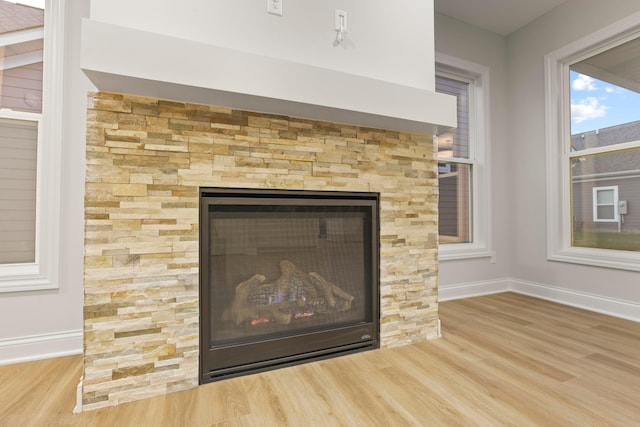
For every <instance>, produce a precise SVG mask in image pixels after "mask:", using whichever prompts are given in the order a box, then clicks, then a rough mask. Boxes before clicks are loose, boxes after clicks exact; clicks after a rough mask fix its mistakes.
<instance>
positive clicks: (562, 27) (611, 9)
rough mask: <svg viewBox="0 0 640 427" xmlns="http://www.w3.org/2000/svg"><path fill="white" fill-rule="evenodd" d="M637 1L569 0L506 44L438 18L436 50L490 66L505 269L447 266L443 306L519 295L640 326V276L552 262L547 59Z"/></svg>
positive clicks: (496, 202) (471, 263) (479, 263)
mask: <svg viewBox="0 0 640 427" xmlns="http://www.w3.org/2000/svg"><path fill="white" fill-rule="evenodd" d="M639 10H640V4H639V3H638V1H637V0H612V1H607V2H601V1H599V0H569V1H567V2H566V3H564V4H563V5H561V6H560V7H558V8H556V9H554V10H552V11H551V12H549V13H547V14H546V15H544V16H542V17H541V18H539V19H538V20H536V21H534V22H533V23H531V24H529V25H528V26H526V27H524V28H522V29H520V30H519V31H517V32H515V33H513V34H511V35H509V36H508V37H501V36H498V35H496V34H492V33H489V32H486V31H483V30H479V29H477V28H475V27H473V26H470V25H468V24H464V23H461V22H459V21H456V20H453V19H451V18H449V17H446V16H441V15H436V17H435V31H436V40H435V41H436V51H438V52H442V53H445V54H447V55H450V56H454V57H458V58H461V59H465V60H468V61H472V62H476V63H479V64H483V65H486V66H489V67H490V73H491V94H490V95H491V113H490V114H491V117H492V119H491V138H490V141H489V144H490V147H491V159H490V162H491V174H492V177H491V182H492V184H491V190H492V222H493V244H494V250H495V252H496V255H497V256H496V259H497V263H496V264H495V265H492V264H490V263H489V261H488V260H486V259H477V260H468V261H444V262H441V264H440V278H439V293H440V297H441V300H446V299H452V298H460V297H466V296H473V295H479V294H486V293H491V292H498V291H506V290H512V291H516V292H521V293H525V294H530V295H534V296H537V297H541V298H546V299H551V300H555V301H558V302H561V303H565V304H569V305H574V306H579V307H584V308H587V309H591V310H595V311H600V312H604V313H609V314H613V315H616V316H620V317H626V318H630V319H635V320H640V273H637V272H629V271H624V270H614V269H607V268H598V267H589V266H584V265H577V264H569V263H559V262H550V261H547V254H546V218H545V213H546V210H545V209H546V193H545V184H546V173H545V169H546V163H545V155H546V153H545V105H544V101H545V100H544V68H543V67H544V56H545V55H546V54H548V53H550V52H553V51H555V50H557V49H559V48H561V47H563V46H565V45H567V44H569V43H571V42H573V41H575V40H577V39H579V38H581V37H583V36H586V35H588V34H591V33H593V32H595V31H597V30H599V29H601V28H603V27H605V26H607V25H610V24H613V23H615V22H616V21H618V20H620V19H623V18H625V17H626V16H628V15H630V14H632V13H635V12H638V11H639Z"/></svg>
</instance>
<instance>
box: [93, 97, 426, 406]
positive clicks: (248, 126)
mask: <svg viewBox="0 0 640 427" xmlns="http://www.w3.org/2000/svg"><path fill="white" fill-rule="evenodd" d="M88 106H89V107H88V108H89V109H88V112H87V114H88V119H87V151H86V156H87V172H86V183H85V185H86V193H85V201H84V206H85V263H84V268H85V270H84V271H85V273H84V290H85V293H84V354H85V358H84V372H83V375H84V377H83V382H82V410H91V409H98V408H103V407H106V406H111V405H118V404H121V403H125V402H131V401H134V400H139V399H143V398H146V397H151V396H158V395H163V394H167V393H172V392H176V391H181V390H186V389H189V388H192V387H196V386H197V385H198V384H199V383H201V382H202V381H203V379H202V372H203V371H202V364H201V361H200V359H201V357H200V356H201V355H202V354H203V352H202V351H201V346H202V347H206V348H209V347H215V348H216V349H220V348H222V349H224V348H225V347H226V348H232V347H236V346H240V345H241V344H244V343H245V342H247V341H248V338H250V337H247V336H243V335H240V336H239V337H238V336H237V335H238V334H239V333H244V334H247V331H249V332H248V334H249V335H250V334H252V333H253V332H252V331H253V330H255V331H256V334H257V333H258V332H260V333H262V332H265V331H266V332H268V333H267V334H265V337H263V338H265V340H267V341H271V339H272V338H273V342H277V341H275V339H276V338H278V339H280V338H282V335H283V334H284V332H283V330H284V329H286V328H296V329H298V330H300V331H302V333H303V334H304V335H307V336H309V337H320V338H322V340H323V341H324V342H328V341H329V340H328V339H326V340H325V338H324V337H326V336H327V335H328V334H329V332H326V331H324V328H326V327H328V325H322V326H313V327H311V326H310V325H311V324H312V322H316V321H321V319H323V318H324V317H327V316H333V317H331V318H332V319H337V320H336V321H335V322H334V323H335V324H336V325H335V326H337V330H338V331H352V330H353V328H354V327H355V328H356V329H357V328H358V327H359V326H358V325H363V326H362V329H363V330H364V329H365V325H366V324H367V322H369V321H371V322H377V321H378V319H379V325H378V327H377V328H376V327H374V326H372V327H371V332H369V331H368V330H367V331H366V332H364V331H363V332H361V333H356V334H353V337H354V338H355V340H352V341H351V342H350V343H349V344H346V343H344V342H339V341H338V338H339V336H340V332H337V333H336V334H335V335H334V336H333V338H332V339H333V342H334V343H336V342H337V344H335V345H333V346H328V347H326V351H327V352H326V353H325V354H323V353H322V352H321V351H318V350H317V349H313V351H312V350H309V351H307V353H309V354H313V356H314V357H316V356H317V357H325V356H331V355H333V354H342V353H340V350H341V349H344V350H346V351H351V349H348V347H349V345H354V346H355V348H354V349H353V351H357V350H361V349H367V348H375V347H376V345H377V343H376V341H378V342H379V346H380V348H390V347H397V346H402V345H407V344H411V343H417V342H421V341H424V340H427V339H431V338H436V337H438V336H439V319H438V302H437V285H438V282H437V279H438V263H437V231H438V226H437V225H438V223H437V195H438V190H437V189H438V187H437V186H438V175H437V161H436V159H435V154H436V149H435V147H434V144H433V140H432V137H431V134H429V133H426V134H424V133H410V132H404V131H395V130H389V129H378V128H368V127H362V126H354V125H349V124H342V123H332V122H326V121H321V120H311V119H304V118H298V117H288V116H279V115H274V114H266V113H259V112H253V111H244V110H234V109H230V108H225V107H220V106H216V105H205V104H192V103H187V102H178V101H172V100H165V99H158V98H149V97H141V96H135V95H125V94H116V93H109V92H100V93H95V94H91V96H90V97H89V100H88ZM203 187H208V188H209V190H210V191H211V192H215V193H216V194H218V195H221V194H222V193H224V192H225V191H228V193H226V194H222V195H223V197H224V198H230V197H231V196H232V195H233V197H235V198H236V199H237V200H241V201H242V200H245V199H247V198H253V199H254V200H253V201H252V202H251V203H247V202H246V200H245V201H242V202H239V203H235V202H234V203H233V204H239V205H241V206H242V203H244V204H249V206H251V205H253V206H256V205H257V204H265V205H266V204H267V203H270V204H273V202H274V201H275V200H277V199H284V202H287V203H289V201H290V199H293V200H295V199H299V200H295V202H296V204H302V205H304V204H308V205H309V206H313V204H314V203H320V202H322V203H323V204H324V205H325V206H343V205H347V206H352V207H354V206H356V207H357V206H360V208H359V209H361V210H362V209H364V208H362V206H363V204H366V203H372V202H371V200H369V201H367V200H366V199H367V197H373V199H376V198H377V202H379V207H378V208H376V207H374V208H372V209H371V221H372V222H371V236H370V237H367V236H366V235H364V234H363V235H362V237H361V238H356V237H355V235H354V234H355V233H354V231H353V230H354V228H353V227H352V225H353V224H354V223H355V221H354V220H352V219H345V220H344V221H343V223H342V225H341V227H342V228H346V229H348V230H351V231H348V232H347V233H345V234H344V235H343V237H341V239H342V240H343V241H345V242H349V244H355V243H357V241H358V240H362V241H363V242H364V241H365V239H369V240H370V241H371V242H372V243H373V244H372V245H371V246H370V250H371V251H372V252H371V253H369V254H367V255H366V256H367V258H366V259H367V260H366V261H362V265H366V264H365V263H366V262H369V261H368V260H370V261H371V264H370V265H369V266H368V267H363V268H362V272H361V273H357V274H358V275H359V276H356V273H355V272H353V271H351V272H350V273H349V274H351V276H348V277H349V280H347V282H346V283H345V282H344V279H341V278H340V277H339V276H336V275H335V274H334V273H335V272H334V271H332V270H330V269H327V268H325V267H326V265H328V264H330V262H332V263H334V264H337V265H340V263H341V262H345V263H346V262H347V261H349V258H347V255H344V252H340V253H339V255H337V256H336V257H335V258H333V259H331V260H330V261H322V262H323V263H324V264H320V263H318V261H316V260H314V259H313V258H311V260H310V258H309V257H307V258H305V259H302V260H300V259H298V258H297V257H298V256H299V255H302V254H304V253H306V252H308V251H309V246H313V245H319V246H322V245H327V244H328V243H330V242H333V241H335V240H338V239H339V238H338V237H337V236H336V234H337V230H339V226H338V225H336V224H337V223H336V222H335V221H334V220H333V218H332V217H331V216H330V215H329V214H330V213H331V212H330V210H329V209H328V208H327V207H325V208H324V209H325V214H324V217H322V216H319V217H316V218H315V219H309V218H305V217H304V215H302V213H303V212H304V210H303V211H302V212H298V215H299V216H301V218H298V219H296V220H291V219H290V220H289V221H288V225H289V226H290V227H288V228H291V229H294V228H301V229H303V232H301V237H300V242H298V243H296V244H294V245H293V246H294V248H295V249H294V250H291V251H289V252H287V253H284V254H282V253H278V251H281V247H280V246H281V244H280V241H279V240H278V239H276V237H275V236H274V235H277V234H278V233H277V232H278V228H277V226H273V225H272V224H270V223H265V222H263V223H262V224H261V227H260V231H259V232H260V233H264V234H262V235H261V236H257V233H258V231H256V230H255V228H256V226H255V225H254V230H253V237H252V238H250V239H249V238H247V239H244V241H243V240H239V239H238V238H235V239H233V240H235V241H234V242H233V245H234V246H233V249H234V252H237V253H235V254H234V255H233V257H241V256H244V257H245V258H244V259H245V260H251V257H252V256H253V255H252V254H254V253H258V250H259V249H260V248H261V247H262V248H263V249H261V250H260V252H261V253H263V254H269V256H270V257H271V258H265V260H264V261H262V264H260V265H255V266H253V267H252V266H251V265H250V263H249V261H243V263H244V264H242V263H241V264H240V267H238V266H237V265H236V264H232V263H231V262H228V263H227V264H226V265H224V266H225V268H226V270H223V273H224V274H225V275H228V276H229V280H228V283H226V286H227V287H228V288H229V289H228V290H227V292H228V293H229V295H228V296H227V297H228V298H229V301H228V302H227V303H225V304H221V305H220V306H219V307H215V309H216V310H218V311H219V314H218V315H219V316H222V315H223V314H224V312H225V310H226V309H228V308H230V307H229V304H231V305H232V304H233V300H234V296H235V288H236V287H237V286H238V285H239V284H240V283H242V282H244V281H246V280H249V279H251V278H252V277H254V276H255V275H257V274H258V275H262V276H264V281H262V284H269V283H273V282H274V281H277V280H278V279H279V278H280V277H281V276H282V275H283V274H282V271H281V270H282V269H286V268H287V266H288V265H289V264H288V263H282V261H288V262H290V263H291V264H293V265H294V266H295V271H296V272H298V273H296V275H299V276H300V277H302V278H304V279H305V283H306V284H307V285H306V286H308V285H309V281H310V280H311V279H310V278H309V277H308V276H309V275H311V274H312V273H316V274H317V275H318V276H319V277H320V278H321V279H322V280H325V281H327V282H329V283H331V284H333V285H336V287H337V288H339V289H341V290H343V291H344V292H345V293H346V294H348V295H351V296H353V300H352V302H351V303H352V308H353V310H355V311H347V310H343V311H337V310H336V312H335V313H318V314H317V315H316V314H315V313H316V311H315V310H314V311H313V313H314V315H313V316H309V315H310V314H311V312H310V311H307V310H295V311H293V312H292V313H286V312H285V315H287V314H290V315H291V317H292V318H291V322H290V323H289V324H280V323H277V322H271V321H269V322H266V320H265V319H264V317H268V316H263V315H260V316H257V318H256V319H253V320H255V323H257V325H255V326H250V325H248V324H247V323H250V322H247V321H244V322H240V323H241V324H242V327H238V326H237V325H235V323H233V322H231V323H228V322H227V326H229V327H230V328H231V329H230V330H229V331H226V332H225V333H227V334H235V335H236V336H235V338H234V339H236V341H237V342H236V343H235V344H233V345H232V344H231V341H230V339H228V338H227V337H226V336H216V338H221V340H222V341H223V342H224V345H222V343H217V344H216V345H215V346H212V344H211V336H210V335H208V336H207V338H206V339H205V338H203V337H202V335H201V332H202V331H203V330H204V328H210V326H208V323H206V324H204V325H203V323H205V321H204V320H203V319H204V318H205V317H204V313H202V312H201V307H203V309H206V310H212V309H214V307H211V305H210V304H204V303H203V301H202V299H203V298H201V295H200V271H201V268H200V267H201V266H200V264H201V262H209V263H211V260H210V258H211V257H217V256H218V255H208V256H206V257H204V259H203V256H202V254H201V249H202V250H209V249H208V248H209V246H208V245H205V244H204V243H203V242H201V241H200V240H201V234H200V232H201V229H202V228H203V227H207V226H208V219H207V221H201V218H200V205H201V203H200V200H199V198H200V195H201V190H200V189H201V188H203ZM221 188H226V189H228V190H221ZM239 188H251V189H253V190H232V189H239ZM275 188H278V189H282V191H273V190H272V189H275ZM327 191H328V192H327ZM249 194H251V197H248V195H249ZM378 195H379V196H378ZM267 196H268V197H267ZM289 196H293V197H289ZM269 199H271V200H269ZM304 199H307V201H304V202H301V201H303V200H304ZM363 199H364V200H363ZM314 200H315V201H314ZM374 204H375V203H374ZM280 206H281V207H280V211H284V212H287V211H292V210H293V208H292V207H291V206H287V205H286V204H282V203H280ZM207 209H208V208H207ZM244 209H245V210H249V208H247V207H245V208H244ZM272 209H273V208H272ZM306 209H307V210H310V209H311V207H308V208H306ZM334 209H337V208H334ZM341 209H342V208H341ZM345 209H346V208H345ZM207 212H208V210H207ZM347 212H349V211H347ZM249 213H250V212H249ZM343 213H344V212H343ZM288 215H290V216H293V213H291V212H289V213H288ZM349 215H352V217H353V216H355V214H351V213H349ZM359 215H364V216H361V218H366V214H363V213H360V214H359ZM262 217H263V218H264V214H263V215H262ZM352 217H351V218H352ZM235 218H241V215H239V214H238V215H236V216H235ZM363 221H364V220H363ZM375 222H377V223H378V225H379V232H378V230H377V226H376V225H374V224H375ZM310 223H312V224H317V225H314V226H313V227H311V226H310V225H309V224H310ZM294 226H295V227H294ZM350 227H351V228H350ZM225 232H226V233H230V232H229V231H225ZM268 233H272V234H268ZM232 237H235V236H233V235H232ZM258 237H260V238H258ZM260 239H262V240H260ZM263 240H270V241H271V243H270V247H269V250H268V251H267V250H266V249H265V248H264V246H265V244H264V243H262V241H263ZM253 241H255V242H256V243H254V242H253ZM257 242H261V243H260V244H259V245H258V243H257ZM312 243H313V245H312ZM254 247H255V248H254ZM344 249H345V248H342V250H344ZM213 250H214V253H217V251H218V250H219V249H217V248H216V247H214V248H213ZM362 250H363V251H364V249H362ZM378 253H379V256H378ZM349 256H353V252H352V253H351V255H349ZM318 257H319V255H317V256H316V258H318ZM362 258H363V259H365V255H362ZM377 258H379V260H378V259H377ZM312 261H315V262H316V263H315V264H314V263H313V262H312ZM351 262H353V261H351ZM375 263H378V265H376V264H375ZM347 264H348V263H347ZM234 265H235V266H234ZM283 265H284V267H283ZM232 267H233V268H236V269H238V268H242V270H244V272H243V274H238V273H237V272H234V271H233V269H232ZM250 267H251V268H250ZM338 271H339V272H340V273H341V274H346V273H345V271H344V270H338ZM312 277H316V276H315V275H314V276H312ZM354 277H358V280H359V281H360V282H365V283H369V284H372V285H377V283H379V288H378V289H376V288H372V289H370V290H369V291H366V292H370V294H371V295H367V294H366V292H365V291H362V292H365V295H364V297H361V296H359V295H358V293H357V291H356V290H354V288H353V284H354V283H355V280H356V279H355V278H354ZM362 277H364V279H362ZM208 279H210V278H209V277H208V278H207V280H208ZM300 280H301V281H302V279H300ZM312 286H314V285H313V284H312ZM314 292H315V293H317V291H314ZM314 296H315V297H317V294H314V295H312V297H314ZM312 297H311V298H310V297H307V296H306V295H305V298H304V300H305V301H306V300H308V299H313V298H312ZM369 297H371V300H370V301H369V302H365V299H367V298H369ZM272 299H273V298H272ZM294 299H295V298H294ZM252 300H253V301H258V300H257V299H256V298H255V296H254V297H253V299H252ZM342 300H344V298H343V299H342ZM263 301H264V300H263ZM267 301H268V298H267ZM336 301H341V300H340V299H339V298H336ZM316 302H317V300H316ZM321 302H322V301H320V303H321ZM203 304H204V305H203ZM325 304H326V302H325ZM256 305H257V304H256ZM305 305H306V304H305ZM320 305H322V304H320ZM358 310H360V311H358ZM319 311H322V310H319ZM296 314H297V316H298V318H295V316H296ZM320 314H322V316H321V315H320ZM352 314H353V315H354V316H355V315H358V316H360V315H363V314H364V316H362V317H363V318H362V319H360V320H358V319H357V318H355V317H345V316H351V315H352ZM305 316H307V317H305ZM254 317H255V315H254ZM269 320H270V319H269ZM237 328H239V329H237ZM269 328H271V329H269ZM323 334H324V337H323ZM367 334H369V335H370V336H371V338H368V337H366V335H367ZM267 336H268V339H267ZM363 337H364V339H362V338H363ZM251 338H253V337H251ZM369 340H371V341H369ZM318 341H320V339H318ZM329 342H330V341H329ZM347 342H349V341H347ZM282 343H283V341H280V343H279V344H282ZM359 345H363V347H360V348H359V347H358V346H359ZM280 346H282V345H280ZM294 347H295V348H296V349H297V351H298V353H295V354H294V355H293V356H294V357H300V355H301V354H303V353H299V352H300V351H301V350H300V349H301V348H302V347H298V345H296V346H294ZM267 350H269V349H268V348H267V349H266V350H261V352H263V354H267ZM269 351H272V350H269ZM305 351H306V350H305ZM255 352H256V351H255V350H253V349H251V351H247V353H255ZM207 354H208V352H207ZM214 354H215V353H214ZM222 356H224V353H220V354H219V355H218V356H216V357H217V359H215V360H222ZM241 356H242V357H244V355H242V354H240V355H237V354H236V356H233V357H241ZM225 357H227V356H225ZM270 357H271V358H272V360H271V361H270V362H268V363H272V366H274V364H273V361H274V360H277V364H275V366H281V365H283V364H287V363H293V361H291V360H289V359H287V358H286V357H285V356H282V355H278V354H277V355H275V356H273V355H272V356H270ZM304 357H306V356H304ZM304 357H303V358H302V359H301V360H300V361H304V360H305V359H304ZM262 362H264V361H261V362H255V361H249V362H245V363H244V367H243V368H242V369H240V368H239V367H234V366H225V367H224V368H220V367H218V368H215V367H214V368H210V367H209V368H207V369H208V370H210V369H211V370H212V371H216V372H215V373H216V375H213V376H212V377H211V378H207V381H209V380H214V379H216V378H222V377H226V376H232V375H240V374H242V373H244V372H249V371H250V369H254V370H260V369H267V367H266V365H264V366H262V365H261V363H262ZM234 371H235V372H234ZM207 372H209V371H207Z"/></svg>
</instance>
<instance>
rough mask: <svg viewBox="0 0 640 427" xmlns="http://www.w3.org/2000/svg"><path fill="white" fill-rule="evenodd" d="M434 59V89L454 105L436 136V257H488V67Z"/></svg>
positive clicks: (445, 258)
mask: <svg viewBox="0 0 640 427" xmlns="http://www.w3.org/2000/svg"><path fill="white" fill-rule="evenodd" d="M436 62H437V65H436V91H437V92H441V93H446V94H448V95H452V96H455V97H456V98H457V109H458V117H457V118H458V126H457V127H456V128H455V129H452V130H450V131H446V132H443V133H440V134H438V135H437V146H438V181H439V204H438V223H439V240H440V255H439V257H440V259H441V260H447V259H459V258H471V257H489V256H492V254H491V251H490V244H489V236H490V233H489V213H488V206H489V200H488V198H489V193H488V188H487V179H488V178H487V170H488V169H487V165H486V163H487V160H486V159H487V156H486V151H487V150H486V138H485V135H486V132H487V131H488V111H487V107H486V106H487V105H488V97H487V93H488V90H487V89H488V81H489V76H488V69H487V68H486V67H483V66H479V65H477V64H472V63H469V62H467V61H462V60H459V59H457V58H452V57H449V56H446V55H441V54H437V55H436Z"/></svg>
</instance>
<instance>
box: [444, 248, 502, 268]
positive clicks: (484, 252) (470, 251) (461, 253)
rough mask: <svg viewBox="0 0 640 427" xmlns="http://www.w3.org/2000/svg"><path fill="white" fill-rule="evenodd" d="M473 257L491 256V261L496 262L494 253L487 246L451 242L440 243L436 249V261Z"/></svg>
mask: <svg viewBox="0 0 640 427" xmlns="http://www.w3.org/2000/svg"><path fill="white" fill-rule="evenodd" d="M473 258H491V263H492V264H494V263H495V262H496V253H495V252H494V251H492V250H490V249H489V248H486V247H479V246H476V245H471V244H464V243H453V244H444V245H440V247H439V249H438V261H453V260H461V259H473Z"/></svg>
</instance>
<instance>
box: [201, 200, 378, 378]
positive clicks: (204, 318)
mask: <svg viewBox="0 0 640 427" xmlns="http://www.w3.org/2000/svg"><path fill="white" fill-rule="evenodd" d="M199 193H200V244H199V247H200V299H199V306H200V376H199V379H200V384H204V383H208V382H212V381H217V380H221V379H225V378H231V377H236V376H240V375H247V374H251V373H257V372H261V371H266V370H272V369H276V368H279V367H284V366H290V365H295V364H300V363H306V362H311V361H315V360H321V359H326V358H330V357H336V356H340V355H345V354H351V353H356V352H361V351H367V350H373V349H377V348H379V347H380V278H379V277H380V275H379V265H380V255H379V251H380V248H379V242H380V230H379V209H380V207H379V206H380V200H379V199H380V195H379V193H372V192H346V191H345V192H342V191H307V190H276V189H237V188H212V187H207V188H204V187H203V188H200V190H199ZM247 199H250V200H251V203H257V204H265V205H266V204H273V203H285V204H286V203H290V204H293V203H298V204H299V205H307V204H309V205H313V206H315V205H318V206H324V205H323V203H324V204H327V203H329V204H333V205H344V206H349V205H351V206H368V207H370V212H371V221H370V224H367V227H370V230H368V232H367V233H365V234H369V238H370V239H371V242H369V243H370V244H368V245H365V246H366V247H367V250H368V251H370V253H369V254H367V255H366V256H367V257H369V259H370V260H371V262H370V264H371V266H370V271H367V272H366V274H367V275H368V277H369V278H370V281H371V283H368V284H366V285H367V286H369V287H370V288H371V301H370V307H368V308H367V314H366V316H365V317H366V319H364V320H363V321H361V322H358V323H357V324H353V325H347V326H341V327H336V328H335V329H330V330H324V331H316V332H304V333H300V334H297V335H295V336H291V337H284V338H283V337H279V338H273V339H272V338H267V339H265V340H258V341H257V342H254V343H240V344H230V345H224V346H215V347H214V348H212V347H211V345H210V342H209V339H210V336H211V325H210V321H209V318H210V315H211V307H210V297H211V293H210V289H209V274H208V273H207V272H208V271H209V268H210V261H209V259H210V254H209V246H208V245H207V242H206V241H205V239H204V238H203V236H208V235H209V232H210V230H209V206H210V205H211V204H213V202H212V200H216V202H217V203H226V204H233V203H235V202H238V201H239V202H241V203H246V202H244V201H245V200H247ZM367 302H368V303H369V301H367ZM256 354H259V355H260V356H259V357H256V356H255V355H256Z"/></svg>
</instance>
